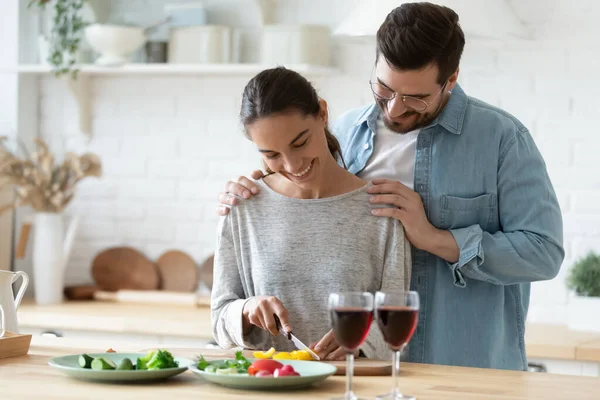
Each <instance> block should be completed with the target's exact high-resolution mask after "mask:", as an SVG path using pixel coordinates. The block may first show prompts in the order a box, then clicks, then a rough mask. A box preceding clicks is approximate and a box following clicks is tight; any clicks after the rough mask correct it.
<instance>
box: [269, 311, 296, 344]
mask: <svg viewBox="0 0 600 400" xmlns="http://www.w3.org/2000/svg"><path fill="white" fill-rule="evenodd" d="M273 318H275V325H276V326H277V330H278V331H279V332H281V334H282V335H283V336H287V338H288V340H291V339H292V332H286V331H284V330H283V326H282V325H281V320H280V319H279V317H278V316H277V314H273Z"/></svg>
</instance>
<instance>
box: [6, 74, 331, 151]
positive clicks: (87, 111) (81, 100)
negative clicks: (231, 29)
mask: <svg viewBox="0 0 600 400" xmlns="http://www.w3.org/2000/svg"><path fill="white" fill-rule="evenodd" d="M272 67H273V65H263V64H126V65H123V66H118V67H103V66H99V65H93V64H84V65H80V66H78V67H77V69H78V70H79V73H78V77H77V79H76V80H73V79H70V77H69V76H66V77H65V78H62V79H64V80H65V81H66V82H67V84H68V86H69V90H70V91H71V93H72V94H73V96H75V98H76V100H77V104H78V108H79V129H80V131H81V132H82V133H83V134H85V135H86V136H87V137H88V139H90V140H91V137H92V121H91V115H92V104H91V99H90V87H91V85H90V78H93V77H94V76H105V75H114V76H148V77H152V76H247V77H248V78H250V77H252V76H254V75H256V74H257V73H259V72H260V71H262V70H264V69H267V68H272ZM286 67H287V68H289V69H293V70H294V71H297V72H299V73H300V74H302V75H304V76H306V77H326V76H333V75H336V74H338V73H339V71H338V70H337V69H335V68H331V67H324V66H319V65H308V64H289V65H286ZM0 73H17V74H19V75H50V74H51V73H52V68H51V67H50V66H47V65H41V64H23V65H17V66H12V67H11V66H9V67H6V66H0Z"/></svg>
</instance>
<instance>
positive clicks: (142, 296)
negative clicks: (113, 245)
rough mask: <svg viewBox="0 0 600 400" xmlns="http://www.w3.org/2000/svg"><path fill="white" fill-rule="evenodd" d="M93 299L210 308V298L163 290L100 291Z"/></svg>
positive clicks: (95, 293)
mask: <svg viewBox="0 0 600 400" xmlns="http://www.w3.org/2000/svg"><path fill="white" fill-rule="evenodd" d="M93 298H94V300H101V301H116V302H119V303H138V304H161V305H172V306H188V307H210V297H209V296H199V295H197V294H195V293H181V292H169V291H163V290H117V291H116V292H109V291H104V290H99V291H95V292H94V294H93Z"/></svg>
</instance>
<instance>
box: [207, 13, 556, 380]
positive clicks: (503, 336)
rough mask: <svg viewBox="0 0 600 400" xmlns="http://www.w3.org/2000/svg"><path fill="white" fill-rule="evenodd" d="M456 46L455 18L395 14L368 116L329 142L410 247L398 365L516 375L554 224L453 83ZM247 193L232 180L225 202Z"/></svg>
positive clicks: (506, 118) (350, 117)
mask: <svg viewBox="0 0 600 400" xmlns="http://www.w3.org/2000/svg"><path fill="white" fill-rule="evenodd" d="M463 47H464V34H463V31H462V29H461V28H460V26H459V24H458V16H457V15H456V13H455V12H454V11H452V10H451V9H449V8H446V7H441V6H437V5H433V4H430V3H408V4H403V5H402V6H400V7H398V8H396V9H395V10H393V11H392V12H391V13H390V14H389V15H388V16H387V18H386V20H385V21H384V22H383V25H382V26H381V27H380V28H379V31H378V32H377V53H376V56H377V58H376V62H375V66H374V68H373V72H372V76H371V81H370V85H371V89H372V91H373V94H374V97H375V103H376V104H373V105H370V106H367V107H363V108H359V109H355V110H351V111H349V112H347V113H346V114H344V115H343V116H342V117H340V118H339V120H338V121H336V123H335V125H334V133H335V134H336V136H337V137H338V139H339V141H340V143H341V146H342V149H343V155H344V159H345V161H346V164H347V165H348V169H349V170H350V171H351V172H353V173H355V174H357V175H358V176H360V177H361V178H363V179H366V180H374V186H373V187H372V188H371V189H370V192H371V193H372V194H373V197H372V198H371V202H372V203H378V204H387V205H390V206H389V207H387V208H384V209H379V210H376V211H373V213H374V215H376V216H382V217H391V218H396V219H398V220H400V221H401V222H402V224H403V225H404V229H405V231H406V235H407V237H408V239H409V241H410V242H411V244H412V245H413V248H414V254H413V271H412V282H411V289H412V290H415V291H417V292H418V293H419V296H420V301H421V307H420V314H419V324H418V328H417V331H416V333H415V335H414V336H413V338H412V340H411V342H410V345H409V348H408V351H407V353H408V359H410V361H413V362H424V363H435V364H450V365H462V366H472V367H489V368H501V369H514V370H526V368H527V359H526V355H525V344H524V330H525V320H526V316H527V309H528V306H529V293H530V282H534V281H539V280H545V279H552V278H553V277H555V276H556V275H557V273H558V271H559V269H560V265H561V263H562V260H563V258H564V250H563V247H562V218H561V213H560V208H559V205H558V202H557V199H556V195H555V193H554V189H553V188H552V184H551V182H550V179H549V177H548V174H547V172H546V167H545V163H544V160H543V159H542V156H541V155H540V153H539V151H538V149H537V147H536V145H535V143H534V141H533V139H532V137H531V135H530V133H529V131H528V130H527V128H526V127H524V126H523V125H522V124H521V122H519V121H518V120H517V119H516V118H514V117H513V116H511V115H510V114H508V113H507V112H505V111H503V110H501V109H498V108H496V107H493V106H490V105H488V104H486V103H484V102H482V101H480V100H477V99H474V98H471V97H468V96H467V95H466V94H465V93H464V91H463V90H462V89H461V87H460V86H459V85H458V84H457V79H458V73H459V61H460V57H461V54H462V51H463ZM381 178H384V179H381ZM254 188H255V186H254V185H253V184H252V183H251V182H250V181H249V180H247V179H241V180H240V181H239V182H237V183H234V182H229V183H228V185H227V193H234V194H237V195H241V196H242V197H249V192H248V190H247V189H252V190H255V189H254ZM219 198H220V202H221V203H222V204H235V199H233V197H232V196H229V195H227V194H226V193H222V194H221V195H220V196H219ZM332 212H335V210H332ZM220 213H221V214H224V213H225V210H224V209H223V207H222V208H221V211H220ZM357 234H360V233H359V232H357Z"/></svg>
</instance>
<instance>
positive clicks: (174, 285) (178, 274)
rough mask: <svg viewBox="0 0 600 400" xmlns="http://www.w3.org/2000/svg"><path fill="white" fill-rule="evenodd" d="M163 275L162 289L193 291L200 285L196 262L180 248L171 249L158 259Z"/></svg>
mask: <svg viewBox="0 0 600 400" xmlns="http://www.w3.org/2000/svg"><path fill="white" fill-rule="evenodd" d="M156 266H157V267H158V271H159V273H160V277H161V289H163V290H167V291H172V292H193V291H195V290H196V288H197V287H198V279H199V270H198V266H197V265H196V262H195V261H194V259H193V258H192V257H190V256H189V255H188V254H186V253H184V252H183V251H180V250H169V251H167V252H165V253H164V254H163V255H161V256H160V257H159V258H158V260H157V261H156Z"/></svg>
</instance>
